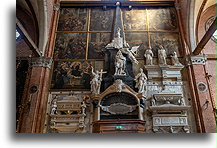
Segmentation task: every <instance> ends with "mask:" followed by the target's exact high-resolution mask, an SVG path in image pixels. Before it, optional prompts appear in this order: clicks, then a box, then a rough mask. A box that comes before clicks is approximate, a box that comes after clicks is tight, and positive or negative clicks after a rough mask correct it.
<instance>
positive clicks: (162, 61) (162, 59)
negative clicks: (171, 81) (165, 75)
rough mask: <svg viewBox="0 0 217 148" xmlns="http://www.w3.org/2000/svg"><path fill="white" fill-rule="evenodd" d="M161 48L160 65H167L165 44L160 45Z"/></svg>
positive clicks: (159, 51) (159, 54)
mask: <svg viewBox="0 0 217 148" xmlns="http://www.w3.org/2000/svg"><path fill="white" fill-rule="evenodd" d="M159 47H160V49H159V50H158V61H159V64H160V65H166V64H167V63H166V56H167V54H166V50H165V49H164V48H163V46H161V45H160V46H159Z"/></svg>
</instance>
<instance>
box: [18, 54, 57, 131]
mask: <svg viewBox="0 0 217 148" xmlns="http://www.w3.org/2000/svg"><path fill="white" fill-rule="evenodd" d="M52 61H53V60H52V58H48V57H36V58H32V59H31V60H30V67H31V68H30V69H29V80H28V83H27V85H26V88H27V89H26V92H25V94H26V95H25V96H26V98H25V100H26V102H27V104H28V105H27V106H26V107H25V108H24V110H23V118H22V120H21V126H20V129H19V132H21V133H40V132H42V128H43V127H42V126H41V125H43V124H42V123H43V121H44V113H45V111H46V103H47V96H48V90H49V76H50V68H51V65H52Z"/></svg>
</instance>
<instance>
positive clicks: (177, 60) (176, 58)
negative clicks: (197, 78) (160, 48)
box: [172, 51, 182, 65]
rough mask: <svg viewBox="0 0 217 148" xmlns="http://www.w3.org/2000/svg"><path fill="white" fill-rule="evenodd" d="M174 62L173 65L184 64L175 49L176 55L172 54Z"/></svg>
mask: <svg viewBox="0 0 217 148" xmlns="http://www.w3.org/2000/svg"><path fill="white" fill-rule="evenodd" d="M172 64H173V65H182V64H181V63H180V62H179V59H178V56H177V54H176V52H175V51H174V55H172Z"/></svg>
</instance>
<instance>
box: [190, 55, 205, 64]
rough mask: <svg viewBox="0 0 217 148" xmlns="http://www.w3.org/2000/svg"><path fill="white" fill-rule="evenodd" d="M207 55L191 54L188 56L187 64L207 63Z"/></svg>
mask: <svg viewBox="0 0 217 148" xmlns="http://www.w3.org/2000/svg"><path fill="white" fill-rule="evenodd" d="M206 61H207V57H206V55H205V54H201V55H196V56H190V57H188V58H186V64H187V65H206Z"/></svg>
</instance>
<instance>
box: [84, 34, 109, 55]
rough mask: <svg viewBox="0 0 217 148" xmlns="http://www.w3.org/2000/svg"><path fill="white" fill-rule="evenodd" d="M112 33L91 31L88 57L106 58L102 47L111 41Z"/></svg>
mask: <svg viewBox="0 0 217 148" xmlns="http://www.w3.org/2000/svg"><path fill="white" fill-rule="evenodd" d="M110 38H111V33H90V37H89V44H88V59H104V53H103V52H102V49H103V48H104V47H105V46H106V45H107V44H108V43H109V42H111V40H110Z"/></svg>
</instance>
